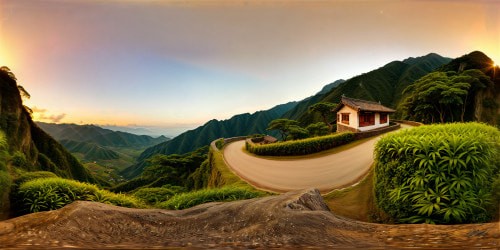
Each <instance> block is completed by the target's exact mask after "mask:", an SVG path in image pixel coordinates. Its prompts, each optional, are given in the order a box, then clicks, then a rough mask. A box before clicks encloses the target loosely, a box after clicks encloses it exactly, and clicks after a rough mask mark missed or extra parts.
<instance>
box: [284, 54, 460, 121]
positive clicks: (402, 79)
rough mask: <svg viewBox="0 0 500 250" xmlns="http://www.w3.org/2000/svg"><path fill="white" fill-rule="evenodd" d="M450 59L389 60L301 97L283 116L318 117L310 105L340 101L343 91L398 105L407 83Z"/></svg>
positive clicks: (387, 104)
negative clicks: (327, 89)
mask: <svg viewBox="0 0 500 250" xmlns="http://www.w3.org/2000/svg"><path fill="white" fill-rule="evenodd" d="M450 61H451V59H450V58H445V57H442V56H440V55H438V54H434V53H431V54H428V55H426V56H422V57H417V58H412V57H411V58H408V59H406V60H403V61H393V62H390V63H388V64H386V65H384V66H383V67H381V68H378V69H375V70H372V71H370V72H368V73H364V74H361V75H359V76H355V77H353V78H351V79H349V80H347V81H344V82H342V83H340V84H339V85H338V86H337V87H334V88H331V89H330V91H328V92H323V91H321V92H320V93H318V94H316V95H314V96H312V97H310V98H307V99H305V100H303V101H300V102H299V103H298V104H297V106H295V108H293V109H292V110H290V111H288V112H287V113H286V114H285V115H284V117H286V118H290V119H296V120H299V121H301V122H302V123H303V124H308V123H310V122H312V121H319V117H315V114H310V113H309V112H307V109H308V107H309V106H311V105H312V104H315V103H317V102H332V103H338V102H339V101H340V98H341V97H342V95H346V96H348V97H352V98H358V99H364V100H369V101H380V102H381V103H382V104H384V105H386V106H388V107H392V108H396V107H397V105H398V103H399V102H400V101H401V97H402V96H401V95H402V92H403V90H404V89H405V88H406V87H407V86H408V85H410V84H411V83H413V82H414V81H415V80H417V79H419V78H420V77H422V76H424V75H426V74H428V73H430V72H432V71H433V70H436V69H437V68H438V67H440V66H442V65H444V64H446V63H448V62H450Z"/></svg>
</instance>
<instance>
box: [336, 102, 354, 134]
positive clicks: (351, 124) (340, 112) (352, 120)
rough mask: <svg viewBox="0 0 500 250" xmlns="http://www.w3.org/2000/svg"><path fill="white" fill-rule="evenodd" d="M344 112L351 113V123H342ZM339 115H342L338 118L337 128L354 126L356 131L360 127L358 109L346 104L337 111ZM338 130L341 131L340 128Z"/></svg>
mask: <svg viewBox="0 0 500 250" xmlns="http://www.w3.org/2000/svg"><path fill="white" fill-rule="evenodd" d="M342 113H349V124H345V123H342ZM337 115H338V116H339V117H340V119H337V128H339V127H349V128H353V129H354V131H356V130H357V129H358V127H359V120H358V119H359V117H358V111H356V110H354V109H352V108H350V107H347V106H345V105H344V107H342V108H341V109H340V110H339V111H338V112H337ZM339 124H340V126H339ZM345 130H349V129H347V128H346V129H344V130H343V131H345ZM337 131H339V130H338V129H337ZM339 132H340V131H339Z"/></svg>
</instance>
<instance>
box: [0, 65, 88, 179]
mask: <svg viewBox="0 0 500 250" xmlns="http://www.w3.org/2000/svg"><path fill="white" fill-rule="evenodd" d="M20 89H22V88H19V87H18V85H17V82H16V79H15V76H14V75H13V74H12V73H11V72H10V70H9V69H8V68H2V70H0V129H1V130H3V131H4V132H5V135H6V138H7V143H8V145H9V152H10V153H11V154H12V153H15V152H19V153H22V154H24V156H25V158H26V163H25V164H23V166H19V167H21V168H24V170H27V171H35V170H47V171H51V172H54V173H56V174H57V175H59V176H61V177H66V178H72V179H77V180H80V181H88V182H95V179H94V177H93V176H92V175H91V174H90V172H89V171H88V170H87V169H86V168H84V167H83V166H82V165H81V164H80V163H79V162H78V160H77V159H76V158H75V157H74V156H72V155H71V154H70V153H69V152H68V151H67V150H66V149H64V147H63V146H61V144H59V143H58V142H57V141H56V140H54V139H53V138H52V137H51V136H49V135H48V134H47V133H45V132H44V131H43V130H42V129H40V128H39V127H38V126H37V125H36V124H35V123H34V122H33V120H32V119H31V116H30V113H29V109H27V108H25V107H24V106H23V102H22V99H21V92H20ZM23 94H25V95H26V94H27V93H26V92H25V91H23Z"/></svg>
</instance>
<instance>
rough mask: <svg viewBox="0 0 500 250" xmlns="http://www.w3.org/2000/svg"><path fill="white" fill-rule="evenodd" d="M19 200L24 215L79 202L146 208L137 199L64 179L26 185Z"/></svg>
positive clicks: (39, 180) (52, 179) (49, 179)
mask: <svg viewBox="0 0 500 250" xmlns="http://www.w3.org/2000/svg"><path fill="white" fill-rule="evenodd" d="M15 199H16V200H17V204H19V206H20V208H19V209H21V211H22V212H23V213H33V212H39V211H48V210H54V209H58V208H61V207H64V206H65V205H67V204H70V203H72V202H73V201H76V200H83V201H97V202H103V203H107V204H113V205H118V206H125V207H142V204H141V203H140V202H139V201H138V200H136V199H135V198H133V197H130V196H125V195H122V194H115V193H111V192H109V191H106V190H101V189H99V188H98V187H97V186H95V185H93V184H88V183H82V182H78V181H74V180H67V179H62V178H42V179H35V180H31V181H28V182H25V183H23V184H21V186H20V187H19V189H18V190H17V194H16V197H15Z"/></svg>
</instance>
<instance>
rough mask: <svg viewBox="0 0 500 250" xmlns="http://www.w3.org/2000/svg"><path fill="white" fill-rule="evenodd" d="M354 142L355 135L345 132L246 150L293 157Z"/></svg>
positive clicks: (249, 147) (253, 146) (248, 147)
mask: <svg viewBox="0 0 500 250" xmlns="http://www.w3.org/2000/svg"><path fill="white" fill-rule="evenodd" d="M353 140H354V133H352V132H344V133H338V134H332V135H326V136H320V137H314V138H307V139H303V140H296V141H285V142H277V143H272V144H264V145H256V144H251V143H248V142H247V144H246V149H247V150H248V151H249V152H250V153H253V154H256V155H269V156H293V155H307V154H312V153H317V152H320V151H323V150H328V149H331V148H334V147H338V146H341V145H344V144H347V143H349V142H351V141H353Z"/></svg>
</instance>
